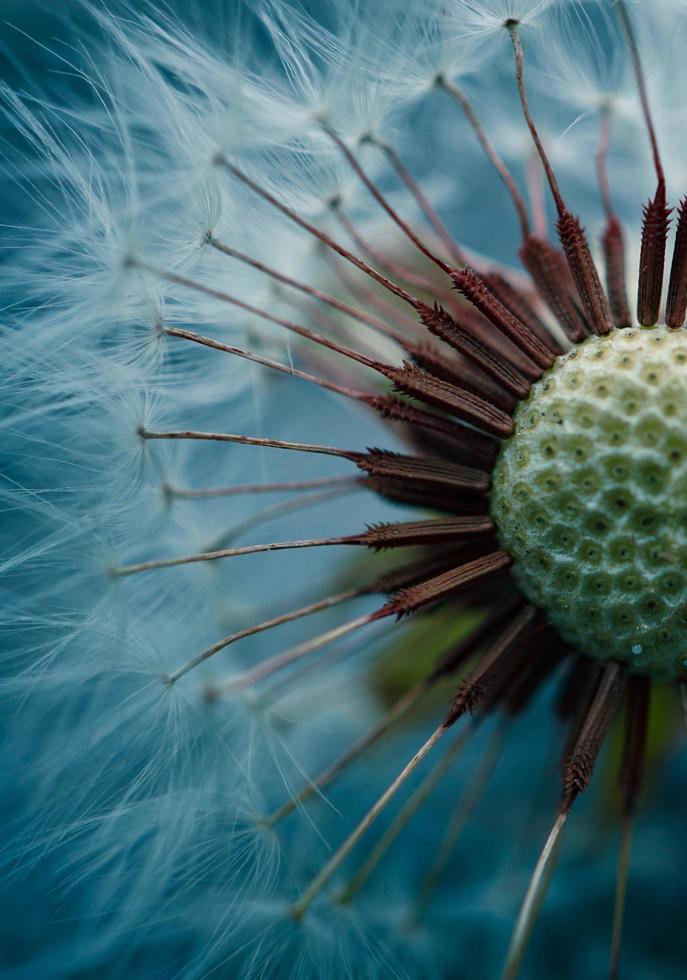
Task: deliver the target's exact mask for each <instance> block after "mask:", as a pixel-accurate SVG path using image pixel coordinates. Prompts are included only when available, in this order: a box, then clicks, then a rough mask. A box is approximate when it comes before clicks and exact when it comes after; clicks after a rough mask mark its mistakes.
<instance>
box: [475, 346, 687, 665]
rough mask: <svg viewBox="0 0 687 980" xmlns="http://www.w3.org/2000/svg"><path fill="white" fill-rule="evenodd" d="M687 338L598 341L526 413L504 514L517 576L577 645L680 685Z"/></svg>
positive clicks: (505, 486) (506, 458)
mask: <svg viewBox="0 0 687 980" xmlns="http://www.w3.org/2000/svg"><path fill="white" fill-rule="evenodd" d="M685 365H687V341H686V339H685V336H684V334H683V333H682V332H681V331H675V330H670V329H668V328H666V327H655V328H650V329H643V330H641V329H634V330H632V329H628V330H617V331H614V332H613V333H612V334H610V335H609V336H608V337H591V338H589V339H588V340H586V341H585V342H584V343H583V344H581V345H580V346H579V347H577V348H575V349H574V350H572V351H570V352H569V353H567V354H564V355H562V356H561V357H560V358H558V361H557V363H556V365H555V366H554V367H553V368H552V369H551V370H550V371H548V372H546V374H544V375H543V377H542V378H541V379H540V380H539V381H538V382H537V383H536V384H535V385H533V387H532V390H531V392H530V395H529V397H528V398H527V399H526V400H525V401H523V402H522V403H521V404H520V405H519V406H518V409H517V411H516V413H515V432H514V434H513V436H511V438H510V439H508V440H507V441H506V442H505V443H504V444H503V447H502V449H501V452H500V455H499V459H498V460H497V463H496V466H495V468H494V473H493V491H492V498H491V512H492V514H493V516H494V519H495V521H496V523H497V525H498V527H499V531H500V537H501V540H502V541H503V544H504V547H506V548H507V549H508V551H509V552H510V553H511V554H512V555H513V557H514V559H515V565H514V572H515V574H516V576H517V578H518V581H519V582H520V584H521V586H522V588H523V590H524V591H525V592H526V594H527V595H528V596H529V598H530V599H531V600H532V601H533V602H536V603H537V604H538V605H539V606H541V607H542V608H544V609H546V611H547V613H548V615H549V617H550V619H551V621H552V622H553V623H555V625H556V627H557V628H558V629H559V631H560V632H561V634H562V635H563V636H564V637H565V638H566V639H567V640H568V641H569V642H570V643H572V644H574V645H575V646H578V647H579V648H581V649H582V650H584V651H585V652H587V653H588V654H590V655H591V656H594V657H598V658H600V659H603V660H607V659H611V660H620V661H622V662H624V663H627V664H629V665H630V666H631V667H632V668H633V669H635V670H638V671H640V672H644V673H647V674H651V675H654V676H658V677H663V678H665V679H668V680H672V679H674V678H675V677H676V676H679V675H680V674H682V672H683V671H684V670H685V639H686V637H687V581H686V579H685V571H684V570H685V556H686V554H687V550H686V549H687V372H686V371H685Z"/></svg>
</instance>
